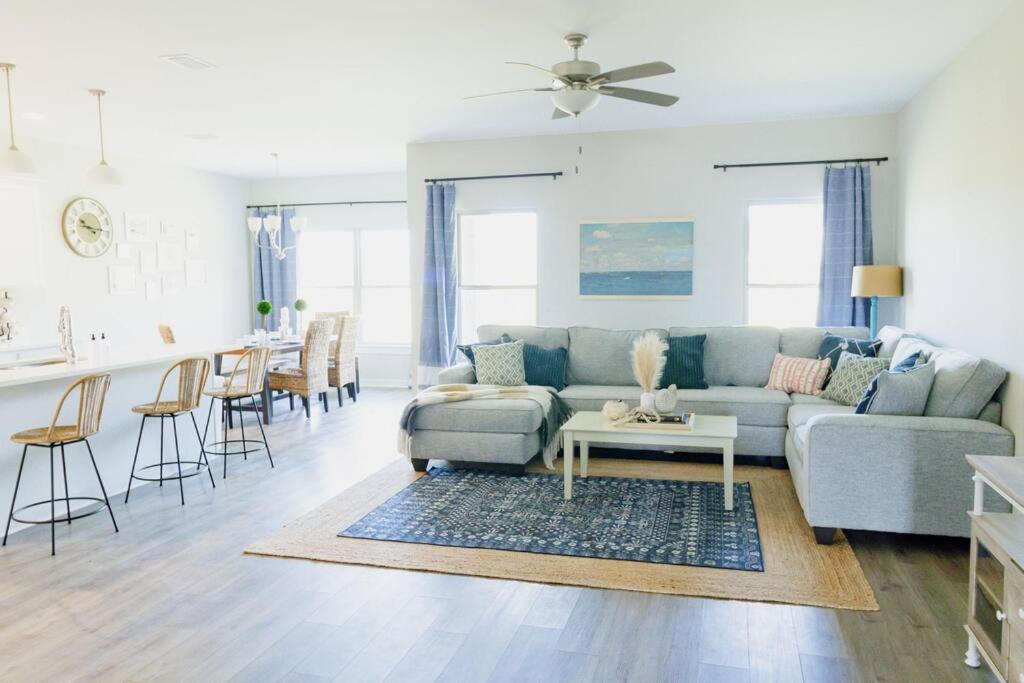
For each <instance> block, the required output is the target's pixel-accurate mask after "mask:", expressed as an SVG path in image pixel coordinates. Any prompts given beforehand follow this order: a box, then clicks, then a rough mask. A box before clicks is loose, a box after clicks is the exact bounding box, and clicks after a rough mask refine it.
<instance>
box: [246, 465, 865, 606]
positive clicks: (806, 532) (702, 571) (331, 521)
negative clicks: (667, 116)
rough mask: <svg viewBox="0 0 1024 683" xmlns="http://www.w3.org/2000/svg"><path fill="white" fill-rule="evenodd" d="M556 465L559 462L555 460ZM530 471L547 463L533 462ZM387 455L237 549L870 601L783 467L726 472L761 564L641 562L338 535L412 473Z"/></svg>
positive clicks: (649, 471) (713, 472)
mask: <svg viewBox="0 0 1024 683" xmlns="http://www.w3.org/2000/svg"><path fill="white" fill-rule="evenodd" d="M557 466H558V467H559V468H560V467H561V463H558V464H557ZM530 469H531V471H536V472H548V470H545V469H544V468H543V467H542V466H540V467H531V468H530ZM590 474H591V475H593V476H607V477H637V478H649V479H679V480H686V481H721V477H722V468H721V466H716V465H710V464H699V463H674V462H653V461H645V460H614V459H607V458H594V459H593V460H591V462H590ZM420 476H424V475H423V474H421V473H419V472H414V471H413V470H412V467H411V466H410V465H409V463H407V462H405V461H396V462H395V463H393V464H391V465H389V466H387V467H385V468H384V469H382V470H380V471H379V472H377V473H376V474H373V475H371V476H370V477H368V478H367V479H364V480H363V481H361V482H360V483H358V484H356V485H355V486H353V487H351V488H349V489H347V490H346V491H344V492H342V493H341V494H339V495H338V496H336V497H335V498H332V499H331V500H329V501H328V502H327V503H325V504H323V505H321V506H320V507H318V508H317V509H315V510H313V511H312V512H310V513H308V514H306V515H305V516H303V517H300V518H299V519H297V520H295V521H294V522H291V523H290V524H287V525H286V526H284V527H283V528H282V529H280V530H278V531H276V532H274V533H272V534H270V535H269V536H267V537H266V538H263V539H262V540H260V541H258V542H257V543H255V544H254V545H252V546H251V547H249V548H247V549H246V551H245V552H246V553H248V554H252V555H271V556H275V557H291V558H300V559H307V560H318V561H322V562H340V563H347V564H362V565H371V566H379V567H394V568H398V569H416V570H423V571H434V572H444V573H448V574H465V575H469V576H485V577H492V578H500V579H514V580H519V581H532V582H537V583H553V584H568V585H574V586H587V587H591V588H609V589H617V590H630V591H643V592H647V593H664V594H668V595H692V596H700V597H711V598H724V599H729V600H754V601H761V602H781V603H790V604H795V605H813V606H818V607H833V608H839V609H852V610H877V609H878V603H877V602H876V601H875V595H874V593H873V592H872V590H871V586H870V585H869V584H868V581H867V579H866V578H865V577H864V572H863V571H862V570H861V567H860V563H859V562H858V561H857V557H856V556H855V555H854V553H853V549H852V548H851V547H850V544H849V543H848V542H847V541H846V539H845V538H844V537H842V536H841V535H840V537H839V538H838V540H837V541H836V542H835V543H834V544H833V545H831V546H822V545H818V544H817V543H815V541H814V534H813V532H812V531H811V528H810V527H809V526H808V525H807V521H806V520H805V519H804V516H803V511H802V510H801V508H800V503H799V501H798V500H797V498H796V492H795V491H794V489H793V483H792V480H791V479H790V475H789V472H788V471H786V470H775V469H771V468H767V467H754V466H738V467H736V471H735V479H736V482H744V481H745V482H749V483H750V488H751V491H752V494H753V498H754V506H755V507H756V509H757V520H758V527H759V531H760V535H761V547H762V552H763V556H764V572H748V571H738V570H730V569H718V568H707V567H692V566H673V565H665V564H654V563H648V562H631V561H625V560H606V559H594V558H583V557H567V556H562V555H541V554H535V553H527V552H513V551H508V550H490V549H478V548H456V547H446V546H438V545H422V544H417V543H405V542H396V541H377V540H369V539H360V538H343V537H339V536H338V535H337V534H338V531H339V530H341V529H345V528H346V527H348V526H349V525H350V524H352V523H353V522H355V521H357V520H359V519H360V518H362V517H363V515H365V514H367V513H368V512H370V511H371V510H373V509H374V508H376V507H377V506H378V505H380V504H381V503H383V502H384V501H386V500H387V499H388V498H390V497H391V496H392V495H394V494H395V493H397V492H398V491H400V490H402V489H403V488H404V487H405V486H407V485H408V484H410V483H411V482H413V481H414V480H415V479H416V478H418V477H420Z"/></svg>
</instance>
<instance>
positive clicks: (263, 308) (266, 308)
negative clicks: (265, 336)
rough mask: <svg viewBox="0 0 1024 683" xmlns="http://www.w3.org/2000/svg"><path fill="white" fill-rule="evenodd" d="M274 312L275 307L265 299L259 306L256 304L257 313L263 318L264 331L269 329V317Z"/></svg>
mask: <svg viewBox="0 0 1024 683" xmlns="http://www.w3.org/2000/svg"><path fill="white" fill-rule="evenodd" d="M272 310H274V305H273V304H272V303H270V302H269V301H267V300H266V299H263V300H261V301H260V302H259V303H258V304H256V312H257V313H259V314H260V316H262V318H263V329H264V330H265V329H267V316H268V315H270V312H271V311H272Z"/></svg>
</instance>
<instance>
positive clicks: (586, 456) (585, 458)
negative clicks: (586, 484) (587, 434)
mask: <svg viewBox="0 0 1024 683" xmlns="http://www.w3.org/2000/svg"><path fill="white" fill-rule="evenodd" d="M589 462H590V443H589V442H587V441H580V476H581V477H582V478H584V479H586V478H587V464H588V463H589Z"/></svg>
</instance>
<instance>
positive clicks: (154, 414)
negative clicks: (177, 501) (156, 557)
mask: <svg viewBox="0 0 1024 683" xmlns="http://www.w3.org/2000/svg"><path fill="white" fill-rule="evenodd" d="M175 371H177V373H178V395H177V397H176V398H174V399H173V400H166V401H165V400H161V399H162V398H163V394H164V386H165V385H166V384H167V378H168V377H170V376H171V374H172V373H174V372H175ZM209 374H210V361H209V360H207V359H206V358H186V359H184V360H180V361H178V362H177V363H175V364H173V365H172V366H171V367H169V368H167V370H165V371H164V374H163V376H162V377H161V378H160V386H159V388H158V389H157V390H156V400H155V401H153V402H152V403H142V404H140V405H137V406H135V407H133V408H132V412H133V413H137V414H139V415H142V425H141V426H140V427H139V440H138V442H137V443H136V444H135V457H134V458H133V459H132V472H131V476H130V477H129V478H128V490H127V491H125V494H124V502H125V503H127V502H128V496H129V494H131V492H132V482H133V481H135V480H136V479H138V480H139V481H158V482H160V486H163V485H164V481H175V480H177V482H178V490H179V492H180V493H181V504H182V505H184V504H185V484H184V483H183V482H184V480H185V479H187V478H189V477H194V476H195V475H197V474H199V472H200V471H201V468H202V466H203V465H204V464H205V465H206V470H207V472H208V473H209V475H210V483H211V484H213V486H214V488H216V487H217V484H216V482H214V481H213V472H210V461H209V460H208V459H207V457H206V450H205V448H204V447H203V438H202V437H201V436H200V435H199V425H198V424H197V423H196V416H195V415H194V414H193V411H195V410H196V409H197V408H198V407H199V404H200V401H201V400H202V397H203V389H204V388H206V380H207V378H208V377H209ZM185 414H188V416H189V417H190V418H192V429H194V430H195V433H196V438H197V439H199V457H197V458H196V459H195V460H182V459H181V448H180V446H179V445H178V418H179V417H180V416H182V415H185ZM150 418H159V420H160V462H159V463H156V464H153V465H146V466H145V467H140V468H139V469H138V471H139V472H143V471H145V470H149V469H153V468H159V472H160V475H159V476H158V477H145V476H142V475H141V474H136V473H135V472H136V469H135V465H136V464H137V463H138V461H139V447H140V446H141V445H142V432H143V431H144V430H145V428H146V420H148V419H150ZM168 419H170V421H171V427H172V428H173V429H174V454H175V460H174V461H171V462H164V422H165V421H166V420H168ZM175 463H177V466H178V474H177V475H174V474H170V475H165V474H164V467H170V466H171V465H174V464H175ZM182 465H195V466H196V469H195V471H194V472H192V471H190V472H189V473H187V474H185V473H183V471H182V469H181V466H182Z"/></svg>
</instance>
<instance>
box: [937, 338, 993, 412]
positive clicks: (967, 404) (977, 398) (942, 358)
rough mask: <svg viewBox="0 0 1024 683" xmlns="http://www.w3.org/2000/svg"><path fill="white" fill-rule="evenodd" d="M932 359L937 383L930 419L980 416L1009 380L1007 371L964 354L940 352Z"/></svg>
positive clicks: (981, 359)
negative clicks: (1006, 380)
mask: <svg viewBox="0 0 1024 683" xmlns="http://www.w3.org/2000/svg"><path fill="white" fill-rule="evenodd" d="M931 360H932V362H934V363H935V381H934V382H933V383H932V391H931V393H930V394H929V395H928V405H927V406H926V407H925V409H924V414H925V415H928V416H929V417H969V418H975V417H978V415H980V414H981V411H982V410H984V408H985V406H986V405H987V404H988V402H989V401H990V400H991V399H992V397H993V396H994V395H995V393H996V391H997V390H998V389H999V387H1000V386H1001V385H1002V383H1003V381H1004V380H1005V379H1006V370H1003V369H1002V368H1001V367H999V366H998V365H996V364H995V363H993V362H992V361H989V360H985V359H984V358H978V357H977V356H972V355H971V354H969V353H964V352H963V351H957V350H955V349H938V350H937V351H935V352H934V353H933V354H932V355H931Z"/></svg>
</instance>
